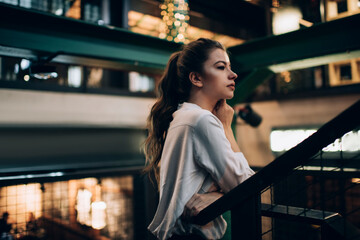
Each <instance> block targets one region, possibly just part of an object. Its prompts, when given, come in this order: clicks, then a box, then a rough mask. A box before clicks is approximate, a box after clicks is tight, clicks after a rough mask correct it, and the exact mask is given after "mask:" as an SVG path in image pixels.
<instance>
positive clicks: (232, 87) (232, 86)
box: [227, 83, 235, 91]
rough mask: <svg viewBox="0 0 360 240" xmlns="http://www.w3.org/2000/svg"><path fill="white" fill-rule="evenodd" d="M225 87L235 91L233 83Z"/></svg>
mask: <svg viewBox="0 0 360 240" xmlns="http://www.w3.org/2000/svg"><path fill="white" fill-rule="evenodd" d="M227 87H229V88H231V89H232V90H233V91H234V90H235V83H234V84H229V85H227Z"/></svg>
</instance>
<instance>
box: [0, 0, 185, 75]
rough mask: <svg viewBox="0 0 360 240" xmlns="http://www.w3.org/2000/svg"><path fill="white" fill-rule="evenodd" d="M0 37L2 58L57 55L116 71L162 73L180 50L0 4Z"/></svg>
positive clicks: (152, 39)
mask: <svg viewBox="0 0 360 240" xmlns="http://www.w3.org/2000/svg"><path fill="white" fill-rule="evenodd" d="M0 36H1V38H0V46H1V47H2V48H1V49H0V50H1V51H0V54H2V55H7V53H8V54H9V55H11V54H14V53H16V51H11V49H24V50H26V51H27V54H28V56H29V55H33V56H34V57H36V56H39V55H40V56H43V55H45V56H48V55H51V54H54V53H59V57H58V58H57V59H56V58H55V59H53V61H57V60H58V61H59V62H64V61H66V60H64V59H67V60H68V61H69V62H68V63H70V64H71V63H74V62H76V61H75V60H74V59H72V58H71V57H80V58H81V59H82V60H84V59H85V61H83V62H82V63H81V64H86V62H87V61H86V59H93V61H94V59H95V60H96V59H98V60H101V61H99V63H101V64H102V65H101V66H103V67H106V66H108V65H107V64H106V63H110V62H112V63H116V64H117V68H118V69H120V70H125V71H130V70H138V71H143V72H144V71H145V72H155V73H159V72H161V71H163V69H164V68H165V66H166V63H167V61H168V59H169V56H170V55H171V53H173V52H175V51H177V50H178V49H179V48H180V47H181V44H177V43H173V42H169V41H166V40H162V39H159V38H155V37H151V36H145V35H141V34H137V33H133V32H130V31H128V30H124V29H120V28H116V27H112V26H105V25H104V26H101V25H97V24H93V23H87V22H84V21H80V20H76V19H71V18H64V17H59V16H56V15H54V14H49V13H46V12H39V11H35V10H31V9H24V8H19V7H14V6H10V5H6V4H0ZM4 49H5V50H4ZM6 49H8V50H9V49H10V51H6ZM18 52H21V51H18ZM64 56H66V57H64ZM113 65H114V64H110V65H109V67H112V66H113Z"/></svg>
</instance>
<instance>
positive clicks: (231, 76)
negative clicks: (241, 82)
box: [229, 70, 238, 80]
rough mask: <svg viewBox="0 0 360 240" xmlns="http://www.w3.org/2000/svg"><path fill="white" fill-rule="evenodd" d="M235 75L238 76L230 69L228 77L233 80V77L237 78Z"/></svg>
mask: <svg viewBox="0 0 360 240" xmlns="http://www.w3.org/2000/svg"><path fill="white" fill-rule="evenodd" d="M237 77H238V75H237V74H236V73H234V72H233V71H232V70H230V74H229V79H230V80H235V79H237Z"/></svg>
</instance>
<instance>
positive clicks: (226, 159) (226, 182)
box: [193, 114, 254, 192]
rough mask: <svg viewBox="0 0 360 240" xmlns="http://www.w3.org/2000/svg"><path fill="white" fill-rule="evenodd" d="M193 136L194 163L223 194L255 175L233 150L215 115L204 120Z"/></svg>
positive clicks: (241, 155)
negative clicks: (209, 176) (210, 178)
mask: <svg viewBox="0 0 360 240" xmlns="http://www.w3.org/2000/svg"><path fill="white" fill-rule="evenodd" d="M193 134H194V135H193V139H194V154H195V160H196V161H197V163H198V164H199V165H200V167H202V168H204V169H205V170H206V171H207V172H209V174H210V175H211V176H212V178H213V179H214V181H215V182H217V183H218V185H219V186H220V188H221V189H222V190H223V191H224V192H228V191H230V190H231V189H233V188H234V187H236V186H237V185H239V184H240V183H242V182H243V181H245V180H246V179H247V178H249V177H250V176H251V175H253V174H254V171H253V170H252V169H251V168H250V167H249V164H248V162H247V160H246V159H245V157H244V155H243V154H242V153H241V152H234V151H233V150H232V148H231V144H230V142H229V141H228V139H227V138H226V136H225V132H224V128H223V126H222V124H221V122H220V121H219V120H218V119H217V118H216V117H215V116H214V115H211V114H206V115H204V116H202V117H201V119H199V121H198V123H197V124H196V127H195V128H194V131H193Z"/></svg>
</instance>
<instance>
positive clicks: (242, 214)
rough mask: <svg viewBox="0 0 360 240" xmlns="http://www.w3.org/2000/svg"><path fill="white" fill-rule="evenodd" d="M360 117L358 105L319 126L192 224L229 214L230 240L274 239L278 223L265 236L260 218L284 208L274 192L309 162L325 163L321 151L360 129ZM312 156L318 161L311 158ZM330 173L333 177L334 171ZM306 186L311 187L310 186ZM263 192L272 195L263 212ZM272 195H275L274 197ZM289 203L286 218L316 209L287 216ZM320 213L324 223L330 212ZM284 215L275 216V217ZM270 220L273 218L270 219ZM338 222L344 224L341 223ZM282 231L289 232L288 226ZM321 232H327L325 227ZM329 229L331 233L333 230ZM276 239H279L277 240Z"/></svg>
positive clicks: (350, 160) (320, 168)
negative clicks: (286, 230)
mask: <svg viewBox="0 0 360 240" xmlns="http://www.w3.org/2000/svg"><path fill="white" fill-rule="evenodd" d="M359 113H360V101H358V102H356V103H355V104H353V105H352V106H351V107H349V108H348V109H346V110H345V111H344V112H342V113H341V114H339V115H338V116H337V117H335V118H334V119H333V120H331V121H329V122H328V123H326V124H325V125H324V126H322V127H321V128H320V129H319V130H318V131H317V132H315V133H314V134H313V135H311V136H310V137H308V138H307V139H305V140H304V141H303V142H301V143H300V144H298V145H297V146H295V147H294V148H292V149H290V150H289V151H287V152H286V153H284V154H283V155H281V156H280V157H278V158H276V159H275V160H274V161H273V162H271V163H270V164H269V165H267V166H266V167H264V168H263V169H261V170H260V171H259V172H257V173H256V174H255V175H253V176H252V177H251V178H249V179H247V180H246V181H245V182H243V183H242V184H240V185H239V186H237V187H236V188H234V189H233V190H231V191H230V192H229V193H227V194H225V195H224V196H223V197H222V198H220V199H218V200H217V201H216V202H214V203H213V204H211V205H210V206H209V207H207V208H206V209H204V210H203V211H201V212H200V213H199V215H198V216H196V217H195V218H194V219H193V221H194V223H196V224H201V225H202V224H206V223H208V222H209V221H211V220H213V219H214V218H216V217H217V216H219V215H220V214H223V213H224V212H226V211H228V210H231V227H232V229H231V234H232V239H262V238H263V237H264V235H266V234H269V233H270V232H271V236H272V238H274V237H276V236H275V235H276V230H275V231H274V229H280V227H279V224H280V225H281V223H279V221H275V219H274V218H272V219H271V220H270V224H269V226H270V227H269V229H267V230H266V231H265V232H264V233H265V234H263V232H262V225H264V221H262V217H261V215H262V212H263V214H264V215H265V213H266V212H267V214H269V215H270V213H271V212H273V213H274V212H275V210H279V208H281V206H280V205H283V204H281V203H282V201H281V200H279V199H277V198H276V197H277V196H281V194H279V193H277V190H278V189H281V185H282V184H285V185H286V182H287V183H289V182H288V181H289V180H286V179H287V178H288V177H289V176H292V177H294V176H295V177H296V176H301V174H298V173H299V172H302V173H305V172H306V171H308V169H309V168H308V167H306V166H307V165H308V164H309V163H310V162H312V161H319V158H320V162H324V159H323V160H321V158H322V156H323V154H322V153H323V152H322V149H323V148H325V147H327V146H328V145H329V144H331V143H333V142H335V141H336V140H337V139H338V138H340V137H342V136H343V135H344V134H346V133H348V132H349V131H352V130H354V129H356V128H358V127H359V126H360V118H359V117H357V116H358V115H359ZM358 144H360V143H358ZM340 155H342V157H344V154H342V153H341V152H340ZM314 156H318V157H315V158H314ZM354 159H356V156H355V157H354V156H353V157H352V159H347V160H344V161H342V162H340V165H339V166H335V167H333V169H340V170H341V169H342V170H343V171H342V172H345V171H344V170H345V163H349V162H353V160H354ZM318 168H319V171H318V174H324V170H325V166H323V165H320V166H318ZM340 172H341V171H340ZM333 173H335V170H334V172H333ZM336 173H337V174H338V173H339V171H336ZM357 173H358V172H354V174H357ZM302 176H303V177H304V174H302ZM284 181H285V182H284ZM308 185H309V186H311V184H308ZM308 185H306V186H300V189H302V190H303V191H305V190H307V189H308V188H307V187H308ZM289 186H290V185H289ZM291 186H293V185H291ZM289 189H291V190H293V192H295V195H293V194H292V197H293V198H295V199H296V198H299V196H302V197H303V196H304V195H303V194H302V193H301V191H299V188H298V187H290V188H288V189H287V190H289ZM344 190H345V189H342V193H341V194H344ZM265 192H267V193H270V195H271V196H270V200H271V201H270V208H268V209H266V205H264V206H263V209H262V205H261V193H265ZM280 192H281V191H280ZM272 194H274V196H273V195H272ZM287 195H290V192H286V194H285V198H286V196H287ZM263 196H265V195H263ZM289 201H290V200H289ZM319 202H320V203H319V204H320V205H321V204H326V201H324V199H322V200H321V199H320V201H319ZM291 203H292V202H291V201H290V204H288V206H289V207H285V209H286V211H285V213H286V214H285V215H288V216H287V217H291V215H295V216H296V215H298V217H301V214H303V215H304V214H309V211H307V210H308V209H309V207H311V208H315V207H316V206H315V205H311V206H310V205H303V206H302V208H303V213H300V212H299V213H300V214H299V213H297V214H290V209H292V210H294V209H293V208H290V206H291ZM294 207H299V206H294ZM264 208H265V209H264ZM321 209H322V210H321V212H322V214H323V219H325V220H326V216H328V215H329V213H328V212H329V210H328V211H326V208H321ZM262 210H263V211H262ZM304 210H305V211H304ZM285 215H284V214H278V215H277V216H285ZM330 215H331V214H330ZM272 217H276V216H275V215H272ZM293 219H295V218H293ZM303 219H304V218H303ZM341 221H342V222H344V220H341ZM286 222H288V221H286ZM308 225H311V221H308ZM330 225H331V224H328V226H330ZM343 226H348V224H343ZM285 227H286V228H289V227H288V226H285ZM324 228H326V227H325V225H324ZM332 229H333V230H334V229H335V228H332ZM352 229H353V228H352ZM334 231H335V230H334ZM324 232H329V231H324ZM343 233H344V231H343ZM324 235H325V234H324ZM324 235H323V236H324ZM269 239H271V238H269ZM276 239H282V238H281V237H279V238H276ZM284 239H286V238H284ZM287 239H289V238H287ZM308 239H309V238H308ZM315 239H319V238H315ZM324 239H330V238H324Z"/></svg>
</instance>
